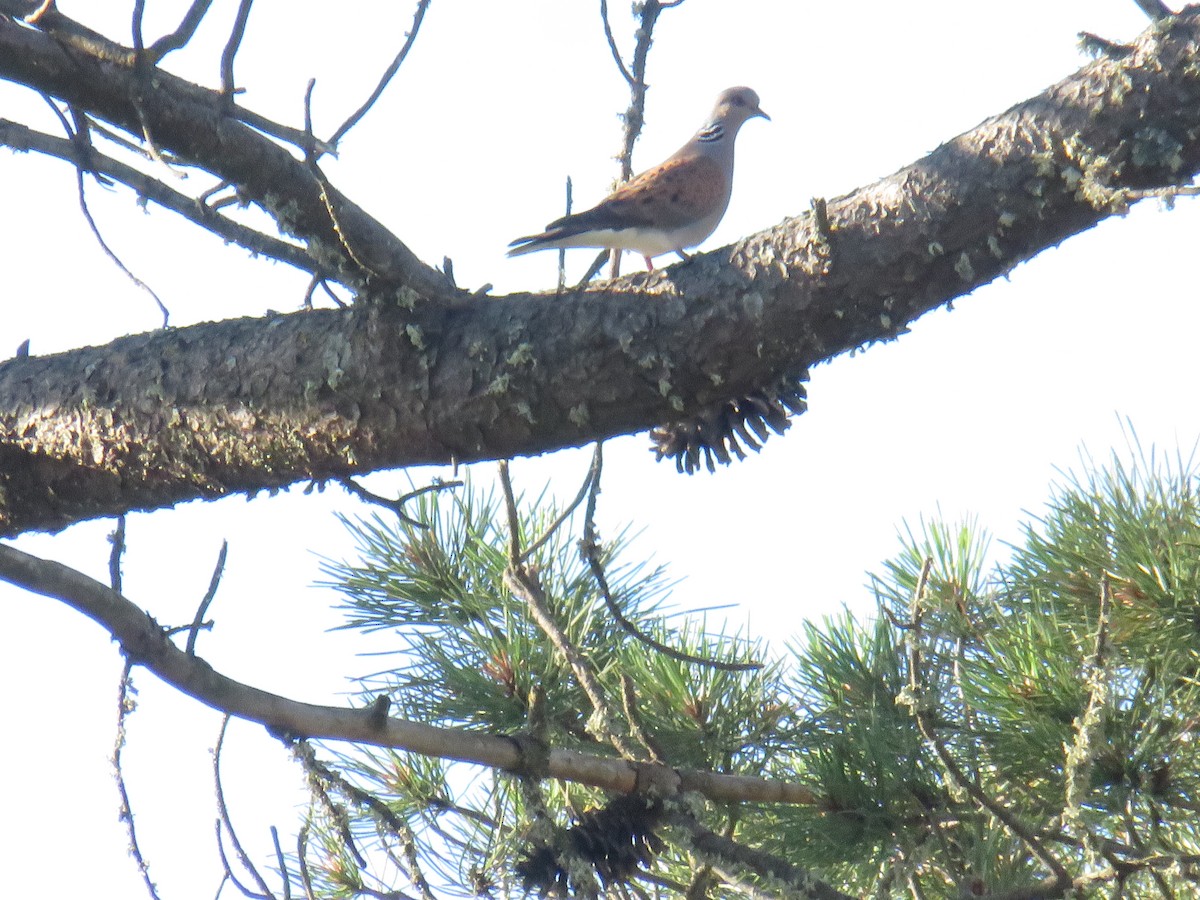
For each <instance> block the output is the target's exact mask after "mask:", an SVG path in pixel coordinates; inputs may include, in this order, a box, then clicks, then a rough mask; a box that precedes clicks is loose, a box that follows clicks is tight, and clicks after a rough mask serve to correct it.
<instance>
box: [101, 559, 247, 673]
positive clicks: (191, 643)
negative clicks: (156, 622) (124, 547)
mask: <svg viewBox="0 0 1200 900" xmlns="http://www.w3.org/2000/svg"><path fill="white" fill-rule="evenodd" d="M228 553H229V541H221V550H220V552H218V553H217V564H216V565H215V566H213V573H212V578H211V579H209V582H208V590H207V591H205V592H204V597H203V598H202V599H201V600H200V605H199V606H197V607H196V615H195V616H194V617H193V618H192V624H191V627H190V628H188V639H187V647H186V649H185V650H184V652H185V653H186V654H187V655H188V656H195V655H196V636H197V634H199V632H200V626H201V625H202V624H203V623H204V614H205V613H206V612H208V607H209V606H210V605H211V604H212V602H213V598H214V597H216V595H217V586H218V585H220V583H221V575H222V574H223V573H224V571H225V557H226V556H227V555H228ZM118 593H119V591H118Z"/></svg>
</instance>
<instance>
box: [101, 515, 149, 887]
mask: <svg viewBox="0 0 1200 900" xmlns="http://www.w3.org/2000/svg"><path fill="white" fill-rule="evenodd" d="M123 519H124V517H122V520H123ZM113 546H114V548H115V547H116V543H115V542H114V544H113ZM132 674H133V661H132V660H131V659H130V658H129V657H128V656H126V657H125V667H124V668H123V669H122V670H121V681H120V685H119V687H118V688H117V738H116V741H115V742H114V743H113V755H112V767H113V778H114V779H115V781H116V782H117V793H118V794H120V797H121V808H120V812H119V814H118V816H117V817H118V818H119V819H120V820H121V821H122V822H124V823H125V831H126V833H127V834H128V835H129V855H130V856H131V857H133V861H134V864H135V865H137V867H138V872H140V873H141V876H142V881H143V882H144V883H145V885H146V891H147V892H148V893H149V894H150V896H151V897H152V898H153V900H159V895H158V887H157V886H156V885H155V884H154V882H153V881H151V880H150V865H149V864H148V863H147V862H146V858H145V857H144V856H142V848H141V846H140V845H139V844H138V838H137V827H136V826H135V824H134V818H133V809H132V807H131V806H130V803H129V791H128V790H126V788H125V769H124V766H123V765H122V762H121V752H122V751H123V750H124V749H125V720H126V718H127V717H128V715H129V714H130V713H131V712H133V711H134V710H135V709H136V708H137V704H136V702H134V701H133V700H131V699H129V695H130V694H136V693H137V690H136V689H135V688H134V687H133V678H132Z"/></svg>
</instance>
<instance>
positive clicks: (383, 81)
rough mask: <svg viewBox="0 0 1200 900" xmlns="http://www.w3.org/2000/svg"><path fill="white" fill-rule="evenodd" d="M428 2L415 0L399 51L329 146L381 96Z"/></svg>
mask: <svg viewBox="0 0 1200 900" xmlns="http://www.w3.org/2000/svg"><path fill="white" fill-rule="evenodd" d="M429 3H430V0H417V9H416V12H414V13H413V22H412V28H410V29H409V31H408V32H407V33H406V34H405V35H404V46H402V47H401V48H400V52H399V53H397V54H396V58H395V59H393V60H392V64H391V65H390V66H388V67H387V69H386V70H385V71H384V73H383V77H382V78H380V79H379V84H377V85H376V86H375V90H373V91H372V92H371V96H369V97H368V98H367V99H366V102H365V103H363V105H362V106H360V107H359V108H358V109H356V110H355V111H354V112H353V113H352V114H351V116H350V118H348V119H347V120H346V121H345V122H343V123H342V124H341V125H340V126H338V129H337V131H335V132H334V133H333V137H331V138H330V139H329V142H328V143H329V144H330V145H331V146H333V147H336V146H337V145H338V143H339V142H340V141H341V140H342V138H344V137H345V136H346V132H348V131H349V130H350V129H351V128H353V127H354V126H355V125H357V124H358V122H359V120H360V119H362V117H363V116H365V115H366V114H367V113H368V112H369V111H370V109H371V107H372V106H374V105H375V101H376V100H378V99H379V98H380V96H382V94H383V92H384V90H385V89H386V88H387V86H388V82H390V81H391V80H392V78H393V76H395V74H396V73H397V72H398V71H399V70H400V66H401V65H403V63H404V58H405V57H406V56H408V51H409V50H411V49H412V46H413V43H414V42H415V41H416V39H417V32H418V31H420V30H421V22H422V21H423V20H424V19H425V11H426V10H428V9H429Z"/></svg>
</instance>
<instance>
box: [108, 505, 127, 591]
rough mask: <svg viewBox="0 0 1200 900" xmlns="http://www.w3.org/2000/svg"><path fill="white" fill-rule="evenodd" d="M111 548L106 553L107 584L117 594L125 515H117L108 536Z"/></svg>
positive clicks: (123, 543) (119, 581)
mask: <svg viewBox="0 0 1200 900" xmlns="http://www.w3.org/2000/svg"><path fill="white" fill-rule="evenodd" d="M108 540H109V543H111V544H112V550H111V551H110V552H109V554H108V581H109V585H110V586H111V587H112V589H113V590H114V591H116V592H117V593H118V594H119V593H121V557H122V556H123V555H124V554H125V516H124V515H119V516H117V527H116V528H114V529H113V531H112V533H111V534H110V535H109V536H108Z"/></svg>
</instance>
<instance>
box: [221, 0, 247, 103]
mask: <svg viewBox="0 0 1200 900" xmlns="http://www.w3.org/2000/svg"><path fill="white" fill-rule="evenodd" d="M253 2H254V0H242V2H241V3H240V4H239V5H238V11H237V16H236V17H235V18H234V20H233V27H232V28H231V29H230V31H229V40H227V41H226V42H225V49H224V50H222V51H221V94H222V95H223V96H224V97H225V101H226V102H227V103H232V102H233V97H234V95H235V94H236V93H237V88H236V87H235V86H234V83H233V59H234V57H235V56H237V52H238V48H239V47H240V46H241V45H242V38H243V37H245V36H246V22H247V21H249V19H250V6H251V4H252V3H253Z"/></svg>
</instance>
